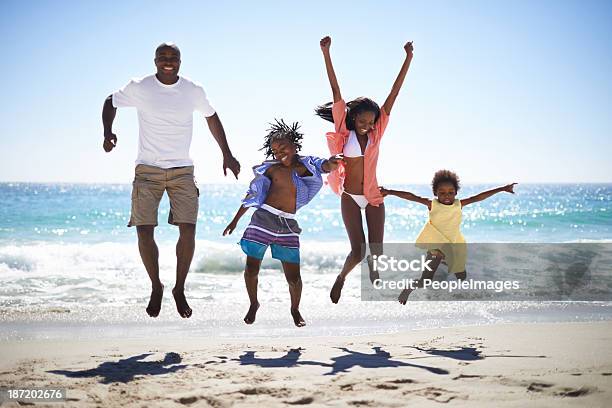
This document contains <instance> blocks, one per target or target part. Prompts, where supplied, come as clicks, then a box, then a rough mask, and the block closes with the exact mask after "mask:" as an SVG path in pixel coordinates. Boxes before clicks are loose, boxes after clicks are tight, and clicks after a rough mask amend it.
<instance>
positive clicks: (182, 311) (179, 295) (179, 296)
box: [172, 288, 192, 318]
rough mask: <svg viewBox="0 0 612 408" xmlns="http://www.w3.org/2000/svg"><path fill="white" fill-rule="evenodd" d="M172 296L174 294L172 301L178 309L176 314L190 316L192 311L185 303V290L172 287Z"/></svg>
mask: <svg viewBox="0 0 612 408" xmlns="http://www.w3.org/2000/svg"><path fill="white" fill-rule="evenodd" d="M172 296H174V302H175V303H176V310H177V311H178V314H179V315H181V317H184V318H189V317H191V312H192V311H191V308H190V307H189V305H188V304H187V299H185V292H184V291H182V290H177V289H176V288H174V289H172Z"/></svg>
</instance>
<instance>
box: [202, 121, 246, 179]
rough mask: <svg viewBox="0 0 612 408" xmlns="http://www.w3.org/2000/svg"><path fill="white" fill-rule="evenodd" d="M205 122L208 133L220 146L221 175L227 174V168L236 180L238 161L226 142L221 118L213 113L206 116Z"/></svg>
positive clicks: (238, 168) (238, 169) (238, 171)
mask: <svg viewBox="0 0 612 408" xmlns="http://www.w3.org/2000/svg"><path fill="white" fill-rule="evenodd" d="M206 122H207V123H208V128H209V129H210V133H212V135H213V137H214V138H215V140H216V141H217V144H218V145H219V147H220V148H221V153H223V175H225V176H227V169H230V170H231V171H232V173H234V177H236V180H238V173H240V163H238V160H236V158H235V157H234V156H233V155H232V151H231V150H230V148H229V145H228V144H227V138H226V137H225V130H224V129H223V124H222V123H221V119H219V115H217V114H216V113H215V114H214V115H212V116H209V117H207V118H206Z"/></svg>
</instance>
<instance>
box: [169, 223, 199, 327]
mask: <svg viewBox="0 0 612 408" xmlns="http://www.w3.org/2000/svg"><path fill="white" fill-rule="evenodd" d="M195 227H196V226H195V224H185V223H183V224H179V234H180V235H179V239H178V242H177V243H176V283H175V284H174V288H173V289H172V295H174V301H175V302H176V310H177V311H178V314H179V315H180V316H181V317H184V318H189V317H191V313H192V311H191V308H190V307H189V304H187V299H186V298H185V280H186V279H187V273H189V267H190V266H191V260H192V259H193V253H194V251H195Z"/></svg>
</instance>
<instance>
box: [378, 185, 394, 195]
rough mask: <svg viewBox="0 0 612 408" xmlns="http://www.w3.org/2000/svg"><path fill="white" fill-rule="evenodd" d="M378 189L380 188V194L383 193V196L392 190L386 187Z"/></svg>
mask: <svg viewBox="0 0 612 408" xmlns="http://www.w3.org/2000/svg"><path fill="white" fill-rule="evenodd" d="M378 189H379V190H380V194H382V196H383V197H386V196H388V195H389V194H391V190H387V189H386V188H384V187H378Z"/></svg>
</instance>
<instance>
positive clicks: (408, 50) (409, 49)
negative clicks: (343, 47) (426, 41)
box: [321, 40, 414, 59]
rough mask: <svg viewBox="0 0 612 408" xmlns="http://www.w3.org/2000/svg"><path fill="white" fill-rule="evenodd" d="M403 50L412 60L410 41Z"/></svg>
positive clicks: (412, 48)
mask: <svg viewBox="0 0 612 408" xmlns="http://www.w3.org/2000/svg"><path fill="white" fill-rule="evenodd" d="M321 41H323V40H321ZM404 50H406V55H408V58H410V59H412V51H414V47H413V46H412V41H408V42H407V43H406V45H404Z"/></svg>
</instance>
